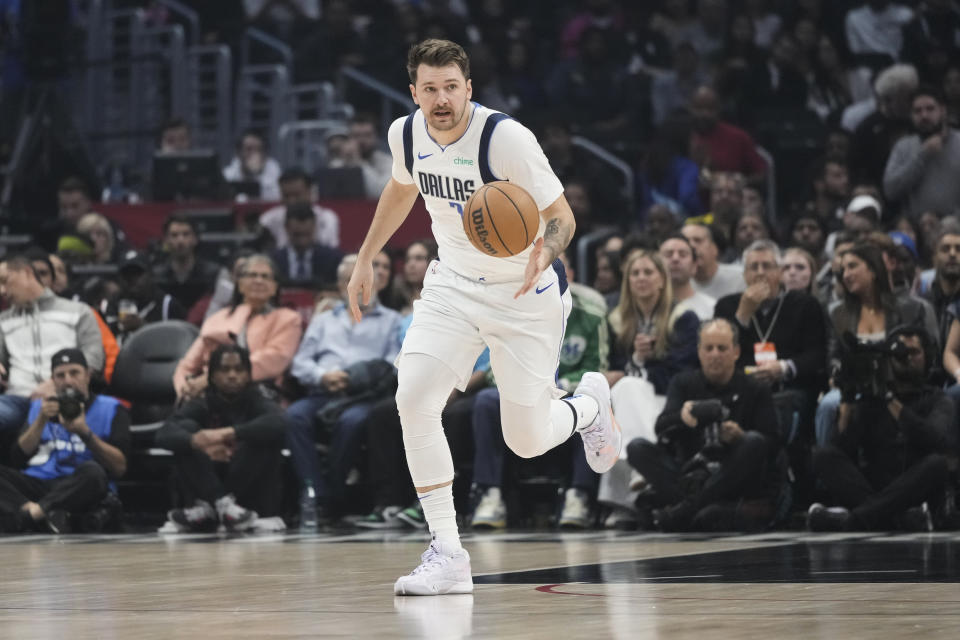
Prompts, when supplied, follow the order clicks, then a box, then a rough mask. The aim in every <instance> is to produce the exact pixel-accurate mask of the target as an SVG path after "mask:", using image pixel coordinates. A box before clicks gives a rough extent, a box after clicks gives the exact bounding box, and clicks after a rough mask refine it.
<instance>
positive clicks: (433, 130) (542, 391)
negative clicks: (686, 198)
mask: <svg viewBox="0 0 960 640" xmlns="http://www.w3.org/2000/svg"><path fill="white" fill-rule="evenodd" d="M407 72H408V73H409V75H410V82H411V84H410V93H411V94H412V95H413V100H414V102H415V103H416V104H417V105H418V106H419V107H420V108H419V109H418V110H417V111H415V112H414V113H413V114H411V115H410V116H408V117H405V118H400V119H398V120H396V121H395V122H394V123H393V125H392V126H391V127H390V131H389V134H388V141H389V144H390V151H391V152H392V154H393V177H392V178H391V180H390V181H389V182H388V183H387V186H386V187H385V188H384V190H383V193H382V194H381V196H380V202H379V203H378V204H377V209H376V213H375V214H374V218H373V222H372V223H371V225H370V230H369V231H368V232H367V237H366V239H365V240H364V242H363V246H362V247H361V248H360V251H359V259H358V261H357V266H356V269H355V270H354V272H353V277H352V278H351V279H350V283H349V285H348V288H347V290H348V296H349V300H350V308H351V311H352V313H353V316H354V318H355V319H356V320H357V321H358V322H359V320H360V308H359V306H358V301H359V302H362V303H363V304H367V303H369V301H370V298H371V296H372V295H373V293H374V277H373V258H374V256H376V255H377V253H378V252H379V251H380V249H381V248H382V247H383V246H384V244H385V243H386V242H387V240H389V238H390V236H392V235H393V233H394V232H395V231H396V230H397V228H398V227H399V226H400V224H401V223H402V222H403V221H404V219H405V218H406V217H407V215H408V214H409V212H410V208H411V207H412V206H413V203H414V201H415V200H416V198H417V195H418V194H419V195H421V196H423V199H424V201H425V202H426V205H427V210H428V211H429V212H430V217H431V219H432V222H433V233H434V235H435V236H436V239H437V244H438V245H439V248H440V251H439V256H440V259H439V260H435V261H434V262H432V263H431V264H430V266H429V267H428V269H427V275H426V277H425V279H424V283H423V291H422V293H421V297H420V300H418V301H417V302H416V303H415V304H414V308H413V321H412V324H411V325H410V328H409V329H408V330H407V334H406V337H405V339H404V342H403V348H402V349H401V351H400V355H399V356H398V358H397V368H398V371H399V387H398V389H397V409H398V411H399V413H400V422H401V424H402V426H403V442H404V448H405V450H406V454H407V464H408V466H409V467H410V475H411V477H412V478H413V483H414V485H415V487H416V489H417V495H418V497H419V499H420V504H421V505H422V506H423V513H424V516H425V518H426V520H427V523H428V524H429V526H430V532H431V534H432V536H433V540H432V542H431V543H430V547H429V548H428V549H427V551H426V552H425V553H424V554H423V556H422V558H421V560H422V562H421V564H420V566H419V567H417V568H416V569H414V571H413V573H411V574H410V575H407V576H403V577H401V578H400V579H399V580H397V582H396V585H395V586H394V591H395V593H396V594H398V595H440V594H445V593H471V592H472V591H473V580H472V577H471V573H470V556H469V555H468V554H467V552H466V550H464V549H463V547H461V545H460V537H459V535H458V532H457V520H456V512H455V510H454V506H453V487H452V485H453V461H452V458H451V456H450V449H449V447H448V445H447V440H446V438H445V437H444V433H443V427H442V426H441V424H440V413H441V411H442V410H443V407H444V404H445V403H446V401H447V398H448V397H449V395H450V393H451V392H452V391H453V388H454V387H457V388H459V389H463V387H464V385H465V384H466V382H467V380H468V379H469V377H470V373H471V371H472V369H473V364H474V362H475V361H476V359H477V356H479V355H480V353H481V351H483V349H484V345H487V346H489V347H490V363H491V367H492V369H493V372H494V375H495V376H496V379H497V385H498V387H499V389H500V398H501V399H500V409H501V415H502V422H503V424H502V428H503V435H504V440H505V441H506V443H507V445H508V446H509V447H510V448H511V449H512V450H513V451H514V452H515V453H516V454H517V455H519V456H522V457H524V458H530V457H533V456H538V455H540V454H542V453H544V452H546V451H548V450H550V449H551V448H553V447H555V446H557V445H558V444H560V443H562V442H564V441H565V440H566V439H567V438H569V437H570V436H571V435H572V434H573V433H574V432H575V431H577V432H579V433H580V436H581V438H582V440H583V444H584V448H585V449H586V452H587V459H588V460H589V461H590V465H591V467H592V468H593V469H594V470H595V471H597V472H599V473H603V472H604V471H607V470H608V469H609V468H610V467H611V466H612V465H613V463H614V462H615V461H616V460H617V458H618V456H619V453H620V446H621V435H620V429H619V427H618V426H617V425H616V423H615V422H614V420H613V416H612V412H611V409H610V388H609V386H608V385H607V382H606V378H604V376H603V375H602V374H600V373H587V374H586V375H584V376H583V379H582V382H581V384H580V386H579V387H578V388H577V393H576V394H574V395H573V396H571V397H568V398H564V399H562V400H561V399H558V398H560V397H561V396H562V395H563V392H562V391H559V390H558V389H557V388H556V385H555V372H556V369H557V364H558V360H559V355H560V346H561V344H562V342H563V332H564V325H565V323H566V318H567V315H568V314H569V313H570V307H571V301H570V293H569V292H568V291H567V282H566V276H565V275H564V271H563V267H562V265H561V264H560V263H559V261H556V259H557V257H558V256H559V255H560V252H562V251H563V250H564V248H566V246H567V243H568V242H570V238H571V237H572V236H573V231H574V228H575V223H574V219H573V213H572V212H571V210H570V206H569V205H568V204H567V201H566V199H565V198H564V197H563V186H562V185H561V184H560V181H559V180H558V179H557V177H556V176H555V175H554V174H553V171H552V170H551V169H550V164H549V162H548V161H547V159H546V157H545V156H544V154H543V151H542V150H541V149H540V145H539V144H538V143H537V140H536V138H535V137H534V136H533V134H532V133H531V132H530V131H529V130H528V129H526V128H525V127H524V126H523V125H521V124H520V123H519V122H517V121H515V120H512V119H510V118H509V117H508V116H506V115H504V114H502V113H498V112H496V111H492V110H490V109H487V108H486V107H483V106H481V105H479V104H476V103H474V102H471V100H470V97H471V95H472V87H471V84H470V63H469V60H468V59H467V55H466V53H465V52H464V50H463V48H462V47H460V45H458V44H455V43H453V42H450V41H447V40H425V41H423V42H421V43H419V44H415V45H413V47H411V48H410V52H409V55H408V58H407ZM495 180H510V181H512V182H514V183H516V184H518V185H519V186H521V187H523V188H524V189H526V190H527V191H528V192H529V193H530V195H531V196H532V197H533V199H534V201H535V202H536V204H537V208H538V209H539V210H540V216H541V220H540V225H539V230H538V232H537V240H536V242H535V243H534V244H533V245H532V246H531V247H528V248H527V249H526V250H525V251H523V252H522V253H519V254H517V255H515V256H512V257H508V258H495V257H491V256H487V255H485V254H484V253H482V252H481V251H479V250H478V249H476V248H475V247H474V246H473V245H472V244H470V242H469V240H468V239H467V236H466V234H465V233H464V231H463V226H462V222H461V216H462V215H463V205H464V203H466V201H467V200H468V199H469V198H470V195H471V194H472V193H473V192H474V191H475V190H476V189H478V188H479V187H480V186H481V185H482V184H484V183H487V182H492V181H495ZM555 261H556V262H555Z"/></svg>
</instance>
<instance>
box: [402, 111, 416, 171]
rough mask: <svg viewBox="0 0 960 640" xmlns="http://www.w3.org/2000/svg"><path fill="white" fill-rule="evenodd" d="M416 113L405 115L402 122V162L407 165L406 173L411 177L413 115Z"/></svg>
mask: <svg viewBox="0 0 960 640" xmlns="http://www.w3.org/2000/svg"><path fill="white" fill-rule="evenodd" d="M415 115H417V112H416V111H414V112H413V113H411V114H410V115H408V116H407V119H406V120H404V122H403V163H404V164H405V165H407V173H409V174H410V177H411V178H412V177H413V116H415Z"/></svg>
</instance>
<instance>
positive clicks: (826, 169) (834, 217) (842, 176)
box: [806, 157, 850, 251]
mask: <svg viewBox="0 0 960 640" xmlns="http://www.w3.org/2000/svg"><path fill="white" fill-rule="evenodd" d="M814 174H815V175H814V176H813V193H814V197H813V200H811V201H810V202H808V203H807V207H806V210H807V212H808V213H813V214H815V215H816V217H817V219H818V220H819V221H820V223H821V225H823V226H826V227H827V228H830V229H834V228H836V226H837V224H838V222H839V221H840V220H842V219H843V214H844V212H845V210H846V205H847V203H848V202H849V201H850V172H849V170H848V167H847V163H846V162H845V161H844V160H843V159H842V158H836V157H830V158H827V159H826V160H823V161H822V162H818V163H817V165H816V167H815V170H814ZM808 251H809V249H808Z"/></svg>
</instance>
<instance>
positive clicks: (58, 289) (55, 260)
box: [47, 253, 70, 298]
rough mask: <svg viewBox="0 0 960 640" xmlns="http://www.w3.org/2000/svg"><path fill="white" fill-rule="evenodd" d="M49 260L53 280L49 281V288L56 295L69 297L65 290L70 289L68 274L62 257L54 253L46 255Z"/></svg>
mask: <svg viewBox="0 0 960 640" xmlns="http://www.w3.org/2000/svg"><path fill="white" fill-rule="evenodd" d="M47 257H48V259H49V260H50V266H51V267H53V280H52V281H51V282H50V285H49V286H50V290H51V291H53V292H54V293H55V294H57V295H58V296H63V297H64V298H69V297H70V296H69V295H67V292H68V291H69V290H70V274H69V272H68V271H67V264H66V263H65V262H64V261H63V258H61V257H60V256H58V255H57V254H55V253H51V254H50V255H49V256H47Z"/></svg>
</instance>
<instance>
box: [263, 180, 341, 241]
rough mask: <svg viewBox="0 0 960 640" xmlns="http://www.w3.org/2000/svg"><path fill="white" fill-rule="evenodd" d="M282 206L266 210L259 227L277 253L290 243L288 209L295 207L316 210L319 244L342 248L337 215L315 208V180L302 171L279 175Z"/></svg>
mask: <svg viewBox="0 0 960 640" xmlns="http://www.w3.org/2000/svg"><path fill="white" fill-rule="evenodd" d="M278 182H279V183H280V201H281V203H282V204H281V205H280V206H276V207H272V208H270V209H267V210H266V211H264V212H263V213H262V214H260V226H261V227H263V228H264V229H266V230H267V231H269V232H270V233H271V235H273V239H274V241H275V242H276V246H277V249H284V248H286V246H287V245H288V244H289V243H290V240H289V238H288V237H287V230H286V229H284V226H283V225H284V223H285V222H286V213H287V207H289V206H290V205H294V204H308V205H311V206H312V207H313V215H314V217H316V219H317V226H316V228H315V229H314V237H315V239H316V242H317V243H318V244H322V245H324V246H326V247H331V248H333V249H336V248H337V247H339V246H340V219H339V218H338V217H337V214H336V213H335V212H334V211H332V210H330V209H327V208H326V207H321V206H319V205H315V204H313V201H314V199H315V198H316V193H315V189H314V186H313V180H312V179H311V178H310V176H309V175H307V172H306V171H304V170H303V169H300V168H291V169H286V170H285V171H284V172H283V173H281V174H280V178H279V180H278Z"/></svg>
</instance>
